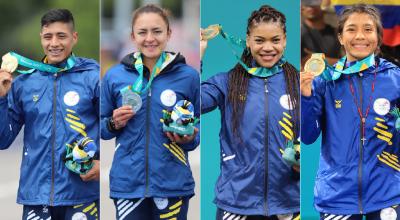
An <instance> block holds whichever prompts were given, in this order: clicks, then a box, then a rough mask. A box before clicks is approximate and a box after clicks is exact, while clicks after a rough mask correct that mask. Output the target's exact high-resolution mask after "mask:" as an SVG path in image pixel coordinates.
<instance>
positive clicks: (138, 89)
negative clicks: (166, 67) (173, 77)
mask: <svg viewBox="0 0 400 220" xmlns="http://www.w3.org/2000/svg"><path fill="white" fill-rule="evenodd" d="M133 56H134V57H135V58H136V61H135V64H134V65H135V68H136V70H137V71H138V73H139V77H138V78H137V79H136V81H135V82H134V83H133V84H132V85H130V86H127V87H125V88H123V89H121V91H120V92H121V93H122V94H123V93H125V92H126V91H127V90H129V89H130V90H132V91H133V92H135V93H138V94H140V93H143V92H146V91H147V90H148V89H149V88H150V86H151V83H152V81H153V79H154V77H156V76H157V75H158V74H159V73H160V72H161V68H162V65H163V64H164V62H165V61H166V60H167V59H168V58H169V55H168V54H167V53H165V52H162V53H161V56H160V57H159V58H158V60H157V62H156V65H155V66H154V68H153V71H152V72H151V75H150V79H149V82H148V83H147V85H146V87H145V88H143V78H144V76H143V60H142V54H141V53H140V52H136V53H135V54H134V55H133Z"/></svg>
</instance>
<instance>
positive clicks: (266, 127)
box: [264, 78, 269, 216]
mask: <svg viewBox="0 0 400 220" xmlns="http://www.w3.org/2000/svg"><path fill="white" fill-rule="evenodd" d="M267 83H268V79H267V78H265V79H264V89H265V90H264V92H265V93H264V94H265V146H264V147H265V148H264V151H265V174H264V186H265V191H264V209H265V215H266V216H268V202H267V193H268V141H269V140H268V127H269V126H268V123H269V120H268V84H267Z"/></svg>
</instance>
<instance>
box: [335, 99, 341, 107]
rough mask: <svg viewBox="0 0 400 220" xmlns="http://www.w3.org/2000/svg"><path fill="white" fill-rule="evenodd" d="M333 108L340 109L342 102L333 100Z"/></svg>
mask: <svg viewBox="0 0 400 220" xmlns="http://www.w3.org/2000/svg"><path fill="white" fill-rule="evenodd" d="M335 108H342V100H336V99H335Z"/></svg>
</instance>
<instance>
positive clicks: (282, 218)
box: [277, 214, 293, 220]
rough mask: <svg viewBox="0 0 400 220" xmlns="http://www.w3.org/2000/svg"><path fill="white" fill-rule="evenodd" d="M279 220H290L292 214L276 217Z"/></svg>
mask: <svg viewBox="0 0 400 220" xmlns="http://www.w3.org/2000/svg"><path fill="white" fill-rule="evenodd" d="M277 217H278V219H279V220H291V219H292V218H293V214H283V215H277Z"/></svg>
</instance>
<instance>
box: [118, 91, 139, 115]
mask: <svg viewBox="0 0 400 220" xmlns="http://www.w3.org/2000/svg"><path fill="white" fill-rule="evenodd" d="M122 105H123V106H126V105H128V106H132V109H133V112H135V113H136V112H138V111H139V109H140V108H141V107H142V98H141V97H140V95H139V94H138V93H136V92H134V91H132V90H131V89H128V90H126V91H125V92H124V93H123V94H122Z"/></svg>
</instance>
